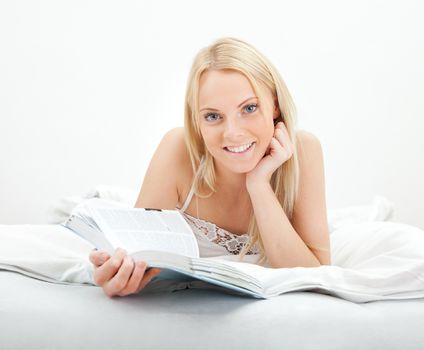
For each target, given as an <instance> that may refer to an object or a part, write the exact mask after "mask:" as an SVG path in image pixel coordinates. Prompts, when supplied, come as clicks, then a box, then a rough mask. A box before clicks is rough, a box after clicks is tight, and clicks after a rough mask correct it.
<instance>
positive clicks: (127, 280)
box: [89, 248, 160, 297]
mask: <svg viewBox="0 0 424 350" xmlns="http://www.w3.org/2000/svg"><path fill="white" fill-rule="evenodd" d="M89 259H90V261H91V263H92V264H93V265H94V283H96V284H97V285H98V286H100V287H102V288H103V291H104V292H105V294H106V295H107V296H109V297H113V296H116V295H118V296H125V295H129V294H134V293H138V292H140V291H141V290H142V289H143V288H144V287H145V286H146V285H147V284H148V283H149V282H150V281H151V280H152V278H153V277H155V276H157V275H158V274H159V273H160V269H158V268H151V269H148V270H147V271H146V266H147V264H146V262H145V261H142V260H140V261H137V263H134V260H133V259H132V258H131V257H130V256H128V255H127V252H126V251H125V250H124V249H121V248H118V249H116V251H115V252H114V254H113V255H112V256H110V255H109V254H108V253H106V252H104V251H100V250H92V251H91V252H90V256H89Z"/></svg>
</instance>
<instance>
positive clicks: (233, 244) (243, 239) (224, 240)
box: [182, 213, 259, 255]
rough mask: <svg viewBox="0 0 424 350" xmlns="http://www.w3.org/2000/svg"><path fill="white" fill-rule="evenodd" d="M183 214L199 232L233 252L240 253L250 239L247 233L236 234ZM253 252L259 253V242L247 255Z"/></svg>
mask: <svg viewBox="0 0 424 350" xmlns="http://www.w3.org/2000/svg"><path fill="white" fill-rule="evenodd" d="M182 214H183V216H184V217H185V218H186V220H187V221H188V223H189V224H192V225H193V226H194V227H196V228H197V230H198V231H199V232H201V233H203V234H204V235H205V236H206V238H207V239H208V240H209V241H210V242H213V243H215V244H218V245H220V246H222V247H224V248H225V249H227V251H228V252H229V253H231V254H234V255H238V254H240V252H241V250H242V249H243V247H244V245H245V244H246V243H247V242H248V241H249V236H248V234H247V233H245V234H242V235H236V234H234V233H231V232H229V231H227V230H224V229H222V228H220V227H218V226H216V225H215V224H213V223H211V222H208V221H205V220H202V219H198V218H195V217H193V216H191V215H188V214H186V213H182ZM251 254H259V247H258V245H257V244H255V245H254V246H253V247H252V248H250V250H249V251H248V252H247V253H246V255H251Z"/></svg>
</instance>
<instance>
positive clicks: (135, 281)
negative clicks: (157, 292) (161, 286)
mask: <svg viewBox="0 0 424 350" xmlns="http://www.w3.org/2000/svg"><path fill="white" fill-rule="evenodd" d="M146 267H147V264H146V263H145V262H144V261H138V262H137V263H135V266H134V271H133V272H132V275H131V278H130V279H129V281H128V283H127V285H126V286H125V288H124V289H123V290H121V291H120V293H119V295H120V296H124V295H128V294H131V293H136V292H138V287H139V285H140V282H141V280H142V279H143V277H144V276H145V275H146V274H145V271H146Z"/></svg>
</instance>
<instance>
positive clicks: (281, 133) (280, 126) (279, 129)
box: [274, 122, 293, 159]
mask: <svg viewBox="0 0 424 350" xmlns="http://www.w3.org/2000/svg"><path fill="white" fill-rule="evenodd" d="M274 137H275V138H276V139H277V140H278V142H279V143H280V145H281V146H282V147H283V148H284V149H285V150H286V152H287V159H288V158H290V157H291V156H292V154H293V145H292V142H291V140H290V137H289V133H288V131H287V129H286V126H285V125H284V123H282V122H279V123H277V125H276V127H275V131H274Z"/></svg>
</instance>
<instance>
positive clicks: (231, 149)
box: [224, 141, 255, 154]
mask: <svg viewBox="0 0 424 350" xmlns="http://www.w3.org/2000/svg"><path fill="white" fill-rule="evenodd" d="M254 144H255V142H254V141H253V142H250V143H245V144H241V145H239V146H226V147H224V149H225V150H226V151H227V152H230V153H234V154H240V153H245V152H247V151H248V150H249V149H251V148H252V146H253V145H254Z"/></svg>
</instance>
